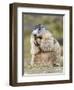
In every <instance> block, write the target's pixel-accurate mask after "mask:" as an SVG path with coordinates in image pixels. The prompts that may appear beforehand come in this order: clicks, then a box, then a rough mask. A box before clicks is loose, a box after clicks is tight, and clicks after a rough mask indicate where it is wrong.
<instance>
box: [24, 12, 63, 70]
mask: <svg viewBox="0 0 74 90" xmlns="http://www.w3.org/2000/svg"><path fill="white" fill-rule="evenodd" d="M37 24H43V25H44V26H45V27H46V29H47V30H48V31H50V32H51V33H52V34H53V36H54V38H56V39H57V40H58V41H59V43H60V45H61V47H63V15H51V14H50V15H43V14H42V15H41V14H33V13H32V14H25V13H23V30H24V66H28V65H29V64H30V62H31V54H30V49H31V46H30V36H31V32H32V29H33V27H34V26H35V25H37ZM25 68H26V67H25Z"/></svg>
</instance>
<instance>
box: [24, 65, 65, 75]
mask: <svg viewBox="0 0 74 90" xmlns="http://www.w3.org/2000/svg"><path fill="white" fill-rule="evenodd" d="M24 71H25V74H41V73H43V74H45V73H62V72H63V67H62V66H60V67H51V66H50V65H37V64H34V65H33V66H31V65H30V64H28V65H25V67H24Z"/></svg>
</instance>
